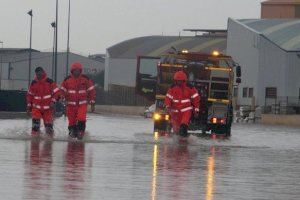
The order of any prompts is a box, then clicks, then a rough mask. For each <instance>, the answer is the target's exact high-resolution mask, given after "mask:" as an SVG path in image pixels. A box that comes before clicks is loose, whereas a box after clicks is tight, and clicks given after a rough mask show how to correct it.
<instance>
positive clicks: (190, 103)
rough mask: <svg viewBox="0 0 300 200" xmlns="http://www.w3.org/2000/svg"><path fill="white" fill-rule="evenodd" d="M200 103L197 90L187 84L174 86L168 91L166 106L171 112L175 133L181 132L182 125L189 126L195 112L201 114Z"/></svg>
mask: <svg viewBox="0 0 300 200" xmlns="http://www.w3.org/2000/svg"><path fill="white" fill-rule="evenodd" d="M184 78H185V77H184ZM184 78H183V81H185V79H184ZM174 79H175V78H174ZM175 80H176V79H175ZM199 102H200V96H199V94H198V92H197V89H196V88H195V87H192V86H188V85H187V84H186V82H184V83H182V85H181V86H179V85H174V86H172V87H171V88H170V89H169V90H168V92H167V94H166V97H165V105H166V107H167V108H168V109H170V111H171V113H170V114H171V123H172V127H173V130H174V131H175V132H177V131H178V130H179V127H180V125H182V124H184V125H187V126H188V125H189V123H190V119H191V115H192V113H193V110H194V111H196V112H199V104H200V103H199Z"/></svg>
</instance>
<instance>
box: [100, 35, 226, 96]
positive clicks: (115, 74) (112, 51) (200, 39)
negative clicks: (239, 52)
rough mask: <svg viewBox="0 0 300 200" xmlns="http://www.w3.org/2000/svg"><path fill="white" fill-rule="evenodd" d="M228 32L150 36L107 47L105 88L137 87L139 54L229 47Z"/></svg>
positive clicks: (202, 50) (220, 49) (151, 55)
mask: <svg viewBox="0 0 300 200" xmlns="http://www.w3.org/2000/svg"><path fill="white" fill-rule="evenodd" d="M226 44H227V42H226V34H213V33H210V34H204V35H196V36H194V37H179V36H147V37H139V38H134V39H131V40H127V41H124V42H121V43H119V44H116V45H114V46H112V47H110V48H108V49H107V52H106V57H105V59H106V60H105V90H109V88H112V87H113V86H116V85H117V86H124V87H131V88H134V87H135V82H136V68H137V57H138V56H147V57H153V58H156V57H159V56H161V55H162V54H164V53H166V52H169V51H170V50H171V48H172V47H175V48H176V49H177V50H182V49H187V50H189V51H193V52H207V53H210V52H212V51H213V50H219V51H220V52H223V53H225V51H226Z"/></svg>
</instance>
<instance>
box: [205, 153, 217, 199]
mask: <svg viewBox="0 0 300 200" xmlns="http://www.w3.org/2000/svg"><path fill="white" fill-rule="evenodd" d="M210 152H211V155H210V156H208V157H207V178H206V200H213V199H214V198H213V197H214V196H213V192H214V178H215V147H212V148H211V151H210Z"/></svg>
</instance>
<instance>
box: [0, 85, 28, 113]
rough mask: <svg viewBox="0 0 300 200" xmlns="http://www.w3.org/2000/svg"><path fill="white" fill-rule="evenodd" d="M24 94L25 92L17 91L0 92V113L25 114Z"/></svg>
mask: <svg viewBox="0 0 300 200" xmlns="http://www.w3.org/2000/svg"><path fill="white" fill-rule="evenodd" d="M26 93H27V92H26V91H18V90H1V91H0V111H9V112H25V111H26Z"/></svg>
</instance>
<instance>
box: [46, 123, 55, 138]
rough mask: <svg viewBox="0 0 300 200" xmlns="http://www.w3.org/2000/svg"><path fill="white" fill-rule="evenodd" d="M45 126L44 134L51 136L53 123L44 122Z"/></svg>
mask: <svg viewBox="0 0 300 200" xmlns="http://www.w3.org/2000/svg"><path fill="white" fill-rule="evenodd" d="M45 128H46V134H47V135H49V136H53V133H54V130H53V124H45Z"/></svg>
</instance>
